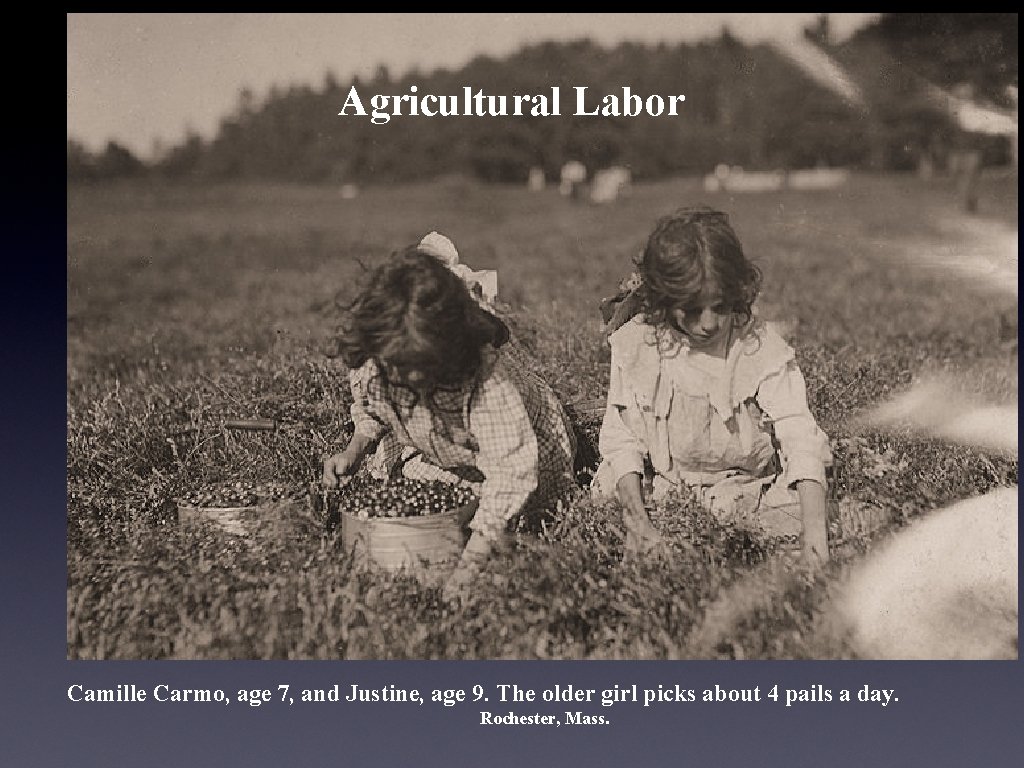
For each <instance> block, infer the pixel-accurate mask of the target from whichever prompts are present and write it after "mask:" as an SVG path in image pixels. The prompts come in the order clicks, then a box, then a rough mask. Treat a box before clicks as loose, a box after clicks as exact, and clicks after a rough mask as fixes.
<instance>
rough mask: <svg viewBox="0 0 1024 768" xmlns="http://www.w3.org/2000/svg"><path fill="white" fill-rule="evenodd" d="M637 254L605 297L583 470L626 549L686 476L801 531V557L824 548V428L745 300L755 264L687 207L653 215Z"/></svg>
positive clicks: (726, 515)
mask: <svg viewBox="0 0 1024 768" xmlns="http://www.w3.org/2000/svg"><path fill="white" fill-rule="evenodd" d="M638 266H639V269H638V275H637V278H638V279H634V281H633V284H632V285H630V286H624V287H625V288H626V290H625V291H623V293H622V294H620V296H619V297H618V298H619V301H618V302H616V304H617V306H616V307H609V309H611V311H610V312H608V316H609V317H610V318H612V322H611V323H610V325H611V326H612V327H611V328H610V330H612V333H611V334H610V336H609V343H610V344H611V358H612V359H611V379H610V384H609V390H608V406H607V410H606V412H605V416H604V421H603V423H602V426H601V433H600V438H599V445H600V450H601V455H602V457H603V461H602V464H601V466H600V467H599V468H598V471H597V473H596V475H595V479H594V483H593V487H594V490H595V492H596V493H597V494H598V495H616V496H617V497H618V498H619V500H620V501H621V503H622V505H623V508H624V522H625V526H626V530H627V542H626V544H627V548H628V549H630V550H634V551H635V550H642V549H646V548H648V547H650V546H652V545H654V544H657V543H660V541H661V536H660V534H659V533H658V532H657V530H656V529H655V528H654V526H653V525H652V523H651V521H650V518H649V517H648V515H647V512H646V509H645V503H646V502H647V501H648V499H650V498H654V499H657V498H659V497H661V496H663V495H664V494H666V493H667V492H668V491H670V490H673V489H679V490H681V489H684V488H686V489H690V491H692V492H693V493H694V494H695V495H696V497H697V499H698V500H699V501H700V503H701V504H702V505H703V506H705V507H706V508H708V509H709V510H711V511H712V512H713V513H714V514H715V515H716V516H717V517H719V518H720V519H722V520H723V521H727V522H732V523H735V524H737V525H738V526H741V527H747V528H748V529H749V528H753V529H758V530H760V531H762V532H764V533H767V534H769V535H772V536H778V537H784V538H789V537H793V538H795V537H799V539H800V541H801V550H802V553H803V556H804V557H805V558H806V559H807V560H808V561H810V562H824V561H826V560H827V559H828V556H829V555H828V543H827V534H826V525H825V482H826V481H825V466H826V464H828V463H831V453H830V451H829V445H828V439H827V437H826V436H825V434H824V433H823V432H822V431H821V429H819V427H818V425H817V423H816V422H815V420H814V417H813V416H812V415H811V413H810V411H809V410H808V406H807V395H806V389H805V385H804V379H803V376H802V375H801V373H800V369H799V368H798V367H797V363H796V360H795V358H794V353H793V349H792V348H791V347H790V346H789V345H788V344H787V343H786V342H785V341H783V339H782V337H781V336H779V335H778V334H777V333H776V332H775V331H774V330H772V328H771V327H770V326H768V325H767V324H765V322H764V321H762V320H760V319H759V318H757V317H756V316H754V315H753V313H752V310H751V306H752V305H753V303H754V299H755V298H756V297H757V294H758V291H759V289H760V284H761V274H760V272H759V270H758V268H757V267H756V266H755V265H753V264H752V263H751V262H750V261H748V260H747V258H746V256H745V255H744V253H743V248H742V247H741V245H740V242H739V240H738V239H737V237H736V234H735V233H734V232H733V230H732V228H731V227H730V226H729V220H728V217H727V216H726V215H725V214H724V213H720V212H718V211H714V210H711V209H709V208H705V207H697V208H687V209H682V210H679V211H677V212H676V213H674V214H672V215H670V216H666V217H664V218H662V219H661V220H660V221H658V223H657V226H656V227H655V229H654V232H653V233H652V234H651V236H650V238H649V239H648V241H647V246H646V248H645V249H644V252H643V255H642V256H641V258H640V262H639V265H638ZM623 310H625V311H623ZM615 326H617V327H615Z"/></svg>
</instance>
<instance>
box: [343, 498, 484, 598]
mask: <svg viewBox="0 0 1024 768" xmlns="http://www.w3.org/2000/svg"><path fill="white" fill-rule="evenodd" d="M325 493H326V497H325V503H324V512H325V514H326V515H327V522H328V525H338V524H340V525H341V536H342V541H343V543H344V544H345V546H346V547H347V548H349V549H351V550H352V551H353V552H354V553H355V554H356V555H357V556H365V557H368V558H369V559H370V560H372V561H373V562H374V563H376V564H377V565H379V566H381V567H382V568H385V569H387V570H389V571H399V570H407V571H409V572H413V573H416V574H417V575H419V576H426V577H428V578H429V579H431V580H432V579H437V578H443V577H444V576H446V575H447V574H448V573H449V572H450V571H451V570H452V569H453V568H454V567H455V564H456V562H457V561H458V559H459V557H460V556H461V554H462V550H463V547H465V544H466V539H467V534H468V529H467V527H466V526H467V524H468V522H469V520H470V519H471V518H472V516H473V514H474V513H475V512H476V507H477V504H478V499H477V497H476V494H474V493H473V491H471V490H470V489H469V488H465V487H463V486H457V485H451V484H449V483H444V482H440V481H434V482H426V481H422V480H412V479H409V478H399V479H397V480H393V481H391V482H389V483H383V484H381V483H378V482H375V481H369V480H353V481H352V482H350V483H349V484H348V485H347V486H345V487H344V488H341V489H339V490H334V491H327V492H325Z"/></svg>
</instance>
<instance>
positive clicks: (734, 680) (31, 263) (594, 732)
mask: <svg viewBox="0 0 1024 768" xmlns="http://www.w3.org/2000/svg"><path fill="white" fill-rule="evenodd" d="M50 138H51V139H52V138H53V137H52V136H51V137H50ZM57 146H59V145H57V144H56V141H53V142H52V143H51V144H50V145H49V146H46V147H42V146H40V147H39V149H38V151H37V152H30V153H26V157H28V156H32V157H43V156H52V157H56V147H57ZM22 170H24V171H25V174H24V177H23V178H24V180H18V181H14V182H11V181H9V184H8V190H9V194H8V198H9V199H8V204H7V209H6V210H8V211H10V212H11V214H10V215H11V218H10V219H9V227H8V228H7V234H8V238H7V240H6V246H7V253H6V254H5V257H6V261H7V264H8V272H7V275H8V281H9V282H8V285H7V288H8V290H7V291H6V292H5V293H6V299H5V306H4V317H5V323H4V332H5V340H6V347H7V354H6V359H5V361H4V362H5V363H6V375H5V376H4V386H5V387H6V388H7V391H6V392H5V393H4V398H3V403H4V429H3V454H2V464H0V466H2V467H3V472H4V483H3V488H4V494H3V507H2V508H3V526H2V529H0V549H2V551H0V578H2V580H3V581H2V585H3V586H2V590H0V594H2V600H3V605H2V613H0V640H2V661H0V664H2V677H0V702H2V703H0V764H3V765H11V766H27V765H42V766H63V765H86V766H88V765H109V766H119V765H147V766H162V765H168V766H171V765H173V766H181V765H219V766H236V765H274V766H286V765H304V766H305V765H349V764H351V765H363V766H405V765H415V766H461V765H488V766H495V767H497V766H504V765H509V766H512V765H515V766H523V765H527V766H529V765H538V766H547V765H577V764H578V765H585V766H589V765H621V766H632V765H709V766H717V765H740V764H742V765H786V766H792V767H795V766H804V765H806V766H838V765H859V766H862V765H868V766H886V765H894V766H895V765H900V766H907V765H925V766H930V767H932V768H934V767H935V766H947V765H958V766H962V765H977V766H1002V765H1011V764H1019V762H1018V761H1019V760H1020V757H1021V754H1022V746H1024V736H1022V733H1024V727H1022V726H1024V720H1022V712H1024V709H1022V703H1024V696H1022V691H1024V686H1022V681H1024V674H1022V665H1021V663H1020V662H964V663H959V662H942V663H937V662H927V663H911V662H901V663H878V662H827V661H821V662H781V661H780V662H668V661H665V662H408V663H397V662H392V663H386V662H301V661H297V662H80V661H79V662H71V661H67V660H66V645H65V621H66V614H65V595H66V552H65V526H64V519H65V507H66V496H65V491H66V475H65V467H66V461H65V426H66V349H65V348H66V327H65V319H66V288H67V285H66V236H65V235H66V217H63V216H61V215H60V213H59V212H58V199H57V194H58V190H59V189H60V186H61V184H63V181H62V179H61V178H60V177H59V176H58V175H57V174H59V173H60V170H59V167H55V168H53V169H52V170H51V172H50V173H44V172H41V170H40V169H39V168H37V167H34V166H33V167H32V168H24V169H22ZM28 171H31V173H29V172H28ZM17 175H18V174H15V178H17ZM11 193H16V194H11ZM161 682H163V683H168V684H170V685H172V686H176V687H180V688H224V689H225V690H226V691H227V692H228V693H230V694H231V695H232V696H234V694H235V693H236V692H237V690H238V689H241V688H271V689H274V694H275V696H276V694H277V690H276V686H277V685H278V684H280V683H288V684H290V685H291V686H292V690H293V693H294V691H295V690H296V689H298V688H303V687H309V688H315V687H329V686H331V685H333V684H334V683H340V684H342V685H343V687H344V686H346V685H348V684H351V683H353V682H356V683H360V684H362V685H365V686H368V687H373V686H383V685H387V684H391V683H393V684H395V685H397V686H399V687H404V688H413V687H416V688H420V689H421V690H424V691H429V689H431V688H435V687H438V688H457V687H461V688H470V687H471V686H473V685H474V684H482V685H485V686H487V687H488V688H490V687H491V686H493V685H494V684H495V683H499V682H504V683H516V684H518V685H519V686H521V687H524V688H533V689H536V690H537V691H541V690H543V689H544V688H548V687H551V686H553V685H554V684H556V683H557V684H560V685H562V686H565V685H569V684H571V685H573V686H579V687H584V688H595V689H599V690H600V689H603V688H608V687H611V686H613V685H615V684H619V685H621V686H628V685H631V684H633V683H636V684H637V685H638V686H639V687H640V688H644V687H657V686H658V685H659V684H663V685H667V686H671V685H674V684H676V683H678V684H680V685H682V686H683V687H685V688H693V689H697V690H698V691H699V690H700V689H703V688H706V687H713V686H714V685H715V684H719V685H721V686H723V687H729V688H750V687H753V686H755V685H758V686H760V687H761V689H762V693H764V692H765V691H766V690H767V689H768V688H769V687H770V686H771V685H773V684H775V683H778V684H779V685H780V687H783V688H785V687H790V688H800V687H808V686H811V685H815V684H822V685H824V686H825V687H826V688H830V689H832V691H833V694H834V696H835V697H836V699H837V698H838V690H839V689H841V688H844V687H846V688H852V689H855V690H856V689H859V688H860V687H861V686H862V685H864V684H870V685H871V686H872V687H875V688H895V689H896V691H897V696H898V697H899V702H898V703H895V704H890V706H889V707H887V708H884V709H883V708H882V707H880V706H879V705H877V704H859V703H857V702H852V703H847V704H842V703H839V702H838V701H836V700H833V701H832V702H831V703H826V704H804V705H797V706H794V707H791V708H788V709H787V708H785V707H784V706H782V705H781V704H775V703H772V702H770V701H763V702H762V703H760V704H714V705H712V704H704V703H701V702H696V703H678V704H677V703H673V704H661V705H657V706H652V707H650V708H647V709H644V708H642V707H641V706H639V705H634V704H618V705H616V706H613V707H608V708H604V707H600V706H599V705H596V704H595V705H591V706H589V707H578V708H579V709H582V710H583V711H589V712H592V713H597V714H603V715H605V716H607V717H609V718H610V719H611V721H612V724H611V725H609V726H603V727H602V726H595V727H583V726H580V727H571V728H570V727H564V726H563V727H561V728H557V729H555V728H546V727H494V726H490V727H485V726H480V725H477V720H478V715H477V711H478V709H479V707H478V706H477V705H473V704H469V703H467V704H462V705H459V706H456V707H453V708H444V707H441V706H436V705H429V704H428V705H424V706H422V707H415V706H412V705H408V704H364V705H361V706H355V705H346V704H317V705H299V704H296V705H295V706H292V707H287V706H285V705H282V704H280V703H277V702H273V703H271V704H267V705H264V706H262V707H260V708H251V707H248V706H245V705H242V704H239V703H237V702H236V703H232V704H231V705H230V706H227V707H224V706H220V705H195V704H191V705H186V704H181V705H178V704H157V703H153V702H146V703H144V704H91V705H87V704H75V703H71V702H70V701H69V700H68V698H67V689H68V686H69V685H71V684H73V683H81V684H83V685H85V686H87V687H107V688H112V687H114V686H116V685H117V684H119V683H135V684H136V685H138V686H140V687H144V688H147V689H150V690H151V689H152V688H153V686H154V685H156V684H158V683H161ZM491 693H492V692H491V691H488V694H489V695H491ZM490 708H491V709H493V711H495V712H499V713H500V712H503V711H506V712H507V711H508V710H509V709H515V710H516V711H519V712H526V711H533V710H534V709H536V711H540V712H552V713H562V712H564V711H565V710H566V709H577V707H574V706H565V705H562V704H557V703H556V704H545V703H543V702H537V703H536V705H529V706H527V705H518V706H515V707H509V706H508V705H501V704H499V703H497V702H496V701H494V699H493V696H492V701H491V703H490Z"/></svg>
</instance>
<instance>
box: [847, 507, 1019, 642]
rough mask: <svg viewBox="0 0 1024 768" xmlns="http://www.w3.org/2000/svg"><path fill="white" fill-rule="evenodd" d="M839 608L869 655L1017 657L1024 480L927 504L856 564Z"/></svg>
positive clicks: (856, 638)
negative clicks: (1022, 488)
mask: <svg viewBox="0 0 1024 768" xmlns="http://www.w3.org/2000/svg"><path fill="white" fill-rule="evenodd" d="M837 608H838V610H839V612H840V614H841V615H842V616H843V618H844V619H846V621H847V622H848V623H849V625H850V627H851V630H852V633H853V636H852V638H851V639H852V642H853V646H854V647H855V648H856V649H857V652H858V655H860V656H861V657H863V658H871V659H1015V658H1017V489H1016V488H1000V489H998V490H995V491H992V492H990V493H987V494H985V495H983V496H979V497H977V498H974V499H968V500H967V501H961V502H958V503H956V504H953V505H952V506H950V507H946V508H945V509H940V510H935V511H934V512H930V513H928V515H927V516H926V517H925V518H924V519H922V520H918V521H917V522H916V523H914V524H912V525H911V526H909V527H908V528H907V529H906V530H903V531H901V532H900V533H899V534H897V535H896V536H894V537H893V538H892V540H890V541H889V542H887V543H886V545H884V546H883V547H882V548H881V549H880V550H878V551H877V552H875V553H873V554H872V555H871V556H870V557H869V558H868V559H867V560H866V561H864V562H863V563H862V564H860V565H859V566H857V567H856V568H855V570H854V571H853V573H852V574H851V578H850V583H849V585H848V587H847V589H846V592H845V594H844V595H843V596H842V597H841V598H840V600H839V601H838V603H837Z"/></svg>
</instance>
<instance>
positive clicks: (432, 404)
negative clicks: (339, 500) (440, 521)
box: [323, 240, 575, 595]
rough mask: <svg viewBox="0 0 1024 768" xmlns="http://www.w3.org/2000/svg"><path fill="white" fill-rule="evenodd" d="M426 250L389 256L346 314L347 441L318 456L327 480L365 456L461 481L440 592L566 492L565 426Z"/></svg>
mask: <svg viewBox="0 0 1024 768" xmlns="http://www.w3.org/2000/svg"><path fill="white" fill-rule="evenodd" d="M442 257H443V256H442V255H441V254H439V255H438V256H435V255H433V254H432V253H431V251H430V248H429V243H427V241H426V240H425V241H424V243H421V244H420V245H419V246H413V247H410V248H407V249H406V250H404V251H402V252H400V253H397V254H395V255H394V256H392V257H391V259H390V260H389V261H388V262H387V263H385V264H384V265H383V266H381V267H380V268H378V269H377V270H376V271H375V272H374V273H373V275H372V276H371V278H370V281H369V284H368V287H367V288H366V289H365V290H364V291H363V292H362V294H361V295H360V296H359V297H358V298H357V299H356V300H355V302H354V303H353V304H352V305H351V307H350V308H349V309H348V312H347V317H346V319H345V321H344V323H343V330H342V333H341V335H340V339H339V342H340V348H341V355H342V358H343V360H344V361H345V363H346V365H348V367H349V368H350V369H351V373H350V385H351V389H352V398H353V404H352V419H353V421H354V423H355V432H354V434H353V435H352V439H351V441H350V442H349V444H348V446H347V447H346V448H345V449H344V450H343V451H341V452H340V453H338V454H335V455H334V456H331V457H330V458H329V459H327V461H326V462H325V463H324V471H323V482H324V484H325V485H326V486H328V487H333V486H335V485H337V484H338V482H339V479H341V478H344V477H346V476H350V475H352V474H353V473H354V472H355V471H356V470H357V469H358V468H359V466H360V465H361V464H362V462H363V460H364V458H365V457H367V456H368V455H369V454H370V453H371V451H374V455H373V457H372V462H371V463H372V465H373V466H374V467H375V468H376V469H377V471H378V472H381V473H384V474H385V476H393V475H394V474H395V473H396V472H401V473H403V474H405V475H406V476H408V477H413V478H416V479H420V480H432V479H441V480H445V481H447V482H452V483H462V484H466V485H469V486H470V487H472V488H473V489H474V490H475V491H476V492H477V495H478V496H479V500H480V501H479V506H478V508H477V510H476V513H475V515H474V516H473V518H472V520H471V521H469V528H470V530H471V535H470V538H469V540H468V543H467V544H466V547H465V549H464V551H463V554H462V558H461V560H460V562H459V565H458V567H457V568H456V570H455V571H454V573H453V575H452V576H451V577H450V579H449V581H448V583H447V584H446V585H445V591H446V593H447V594H448V595H453V594H457V593H458V592H459V591H460V590H461V589H463V588H464V587H466V586H468V585H469V583H470V582H471V581H472V578H473V576H474V574H475V572H476V571H477V569H478V568H479V567H480V565H481V564H482V563H483V561H484V560H485V559H486V556H487V554H488V552H489V551H490V549H491V547H492V546H493V545H494V544H495V543H496V542H497V541H498V540H499V539H500V538H501V536H502V534H503V532H504V531H505V530H506V529H507V528H508V526H509V525H510V523H512V522H513V521H514V520H515V519H516V518H517V517H519V516H520V515H522V514H523V513H529V512H532V511H535V510H544V509H550V508H552V507H553V506H554V505H555V503H556V502H557V500H558V499H559V498H561V497H563V496H564V495H565V494H567V493H568V492H569V491H570V490H571V489H572V488H573V487H575V483H574V478H573V456H574V451H575V442H574V439H573V431H572V429H571V427H570V425H569V421H568V418H567V416H566V414H565V412H564V410H563V409H562V406H561V404H560V403H559V401H558V399H557V398H556V397H555V394H554V392H553V391H552V390H551V389H550V387H548V385H547V384H545V383H544V382H543V381H541V380H540V379H539V378H538V377H537V376H536V375H535V374H533V373H532V372H530V371H529V370H527V368H526V367H525V366H524V365H523V364H522V362H521V358H520V357H519V355H520V354H521V352H520V351H519V350H518V349H516V348H514V347H515V345H514V344H513V343H512V342H511V341H510V340H509V330H508V328H507V327H506V326H505V324H504V323H503V322H502V321H501V320H500V319H499V318H498V317H496V316H495V315H494V314H492V313H491V312H489V311H488V310H487V309H486V308H485V307H484V304H483V302H481V301H478V300H476V299H475V298H474V297H473V295H472V294H471V292H470V289H469V288H468V287H467V285H466V283H465V282H463V280H461V279H460V278H459V277H458V276H457V275H456V274H455V273H454V272H453V271H452V270H451V269H449V268H448V267H447V266H445V264H444V263H443V262H442V260H441V258H442Z"/></svg>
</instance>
